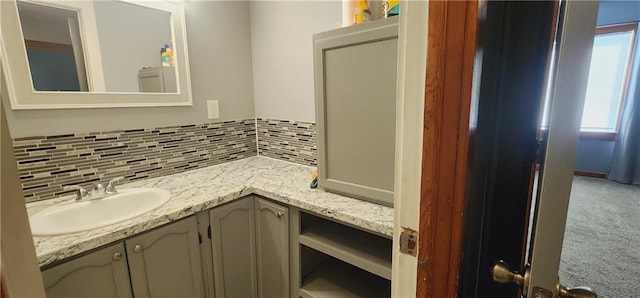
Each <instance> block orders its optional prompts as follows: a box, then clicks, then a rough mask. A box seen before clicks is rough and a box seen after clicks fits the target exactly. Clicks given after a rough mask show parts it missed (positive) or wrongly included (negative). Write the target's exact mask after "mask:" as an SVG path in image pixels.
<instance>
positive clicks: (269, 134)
mask: <svg viewBox="0 0 640 298" xmlns="http://www.w3.org/2000/svg"><path fill="white" fill-rule="evenodd" d="M256 124H257V130H258V148H259V150H258V153H259V154H260V155H263V156H268V157H272V158H277V159H281V160H286V161H291V162H295V163H298V164H303V165H307V166H316V165H317V162H318V145H317V144H318V141H317V137H316V124H315V123H310V122H300V121H288V120H271V119H261V118H258V119H257V122H256Z"/></svg>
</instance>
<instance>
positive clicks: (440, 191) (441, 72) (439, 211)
mask: <svg viewBox="0 0 640 298" xmlns="http://www.w3.org/2000/svg"><path fill="white" fill-rule="evenodd" d="M478 8H479V3H478V2H477V1H429V30H428V36H427V39H428V45H429V46H428V57H427V75H426V82H425V86H426V87H425V88H426V91H425V103H424V124H423V125H424V126H423V147H422V183H421V191H420V197H421V198H420V229H419V231H420V234H419V237H418V239H419V244H418V262H419V264H420V266H419V267H420V268H419V269H418V271H417V289H416V293H417V296H418V297H455V296H456V294H457V288H458V272H459V268H460V258H461V256H462V239H463V211H464V206H465V185H466V175H467V152H468V151H467V148H468V145H469V143H468V142H469V136H470V129H469V119H470V118H469V117H468V116H469V114H470V108H471V101H472V93H473V90H472V88H473V84H472V83H473V79H474V66H475V63H476V61H475V58H476V51H477V44H478V43H477V40H478V36H477V33H478V31H477V30H478V26H479V22H478V12H479V10H478Z"/></svg>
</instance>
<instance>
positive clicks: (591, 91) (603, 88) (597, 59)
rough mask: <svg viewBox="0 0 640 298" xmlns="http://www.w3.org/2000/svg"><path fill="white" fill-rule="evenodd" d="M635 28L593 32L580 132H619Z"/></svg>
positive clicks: (630, 26) (625, 27)
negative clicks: (594, 33) (594, 34)
mask: <svg viewBox="0 0 640 298" xmlns="http://www.w3.org/2000/svg"><path fill="white" fill-rule="evenodd" d="M636 28H637V25H635V24H634V25H619V26H611V27H604V28H598V29H597V30H596V36H595V38H594V40H593V52H592V54H591V68H590V70H589V81H588V83H587V95H586V97H585V102H584V111H583V114H582V126H581V130H583V131H603V132H616V131H617V130H618V119H619V117H620V114H621V113H620V112H621V107H622V103H623V101H624V96H625V95H626V90H627V85H628V84H629V75H630V74H629V71H630V68H631V58H632V57H631V54H632V53H633V42H634V37H635V33H636Z"/></svg>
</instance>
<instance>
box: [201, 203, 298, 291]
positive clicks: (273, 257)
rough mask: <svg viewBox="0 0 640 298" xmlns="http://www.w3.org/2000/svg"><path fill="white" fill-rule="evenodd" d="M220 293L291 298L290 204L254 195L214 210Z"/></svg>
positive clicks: (216, 260) (215, 268) (216, 273)
mask: <svg viewBox="0 0 640 298" xmlns="http://www.w3.org/2000/svg"><path fill="white" fill-rule="evenodd" d="M209 216H210V218H211V227H212V238H213V239H212V243H213V268H214V279H215V289H216V296H217V297H247V298H250V297H261V298H269V297H289V212H288V208H287V207H284V206H282V205H279V204H276V203H273V202H270V201H268V200H265V199H262V198H258V197H254V196H250V197H248V198H245V199H242V200H239V201H235V202H232V203H229V204H226V205H223V206H220V207H217V208H214V209H213V210H211V211H210V215H209Z"/></svg>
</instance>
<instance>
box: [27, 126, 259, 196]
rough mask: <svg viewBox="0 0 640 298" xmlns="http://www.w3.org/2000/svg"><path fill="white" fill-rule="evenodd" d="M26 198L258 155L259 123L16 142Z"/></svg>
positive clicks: (166, 128)
mask: <svg viewBox="0 0 640 298" xmlns="http://www.w3.org/2000/svg"><path fill="white" fill-rule="evenodd" d="M14 152H15V155H16V159H17V162H18V171H19V175H20V180H21V183H22V187H23V191H24V195H25V200H26V201H27V202H30V201H38V200H44V199H49V198H53V197H55V196H59V195H60V194H64V193H67V192H65V191H63V190H62V187H63V186H64V185H70V184H80V185H82V186H84V187H91V186H92V185H93V184H94V183H96V182H99V181H101V182H103V183H104V182H106V181H108V180H109V179H112V178H115V177H118V176H124V177H125V178H126V180H129V181H133V180H138V179H144V178H153V177H159V176H165V175H170V174H175V173H179V172H184V171H187V170H190V169H197V168H203V167H207V166H211V165H216V164H220V163H224V162H228V161H232V160H238V159H243V158H246V157H250V156H255V155H256V124H255V120H254V119H248V120H238V121H226V122H219V123H207V124H190V125H183V126H172V127H161V128H150V129H128V130H123V131H108V132H87V133H77V134H64V135H56V136H39V137H28V138H19V139H15V140H14Z"/></svg>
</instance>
